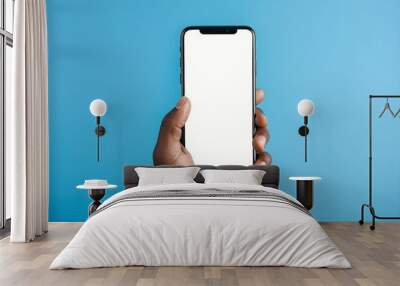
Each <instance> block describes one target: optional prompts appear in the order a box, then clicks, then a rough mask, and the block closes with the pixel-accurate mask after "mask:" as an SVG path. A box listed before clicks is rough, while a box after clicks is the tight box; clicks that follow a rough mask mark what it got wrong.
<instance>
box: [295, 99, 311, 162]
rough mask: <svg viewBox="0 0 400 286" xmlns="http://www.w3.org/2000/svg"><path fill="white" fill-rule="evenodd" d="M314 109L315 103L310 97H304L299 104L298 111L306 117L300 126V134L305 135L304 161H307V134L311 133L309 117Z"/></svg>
mask: <svg viewBox="0 0 400 286" xmlns="http://www.w3.org/2000/svg"><path fill="white" fill-rule="evenodd" d="M314 110H315V108H314V103H313V102H312V101H311V100H309V99H302V100H300V102H299V104H298V105H297V111H298V112H299V114H300V115H301V116H303V117H304V125H302V126H300V128H299V134H300V135H301V136H303V137H304V162H307V135H308V133H310V129H308V126H307V125H308V117H309V116H310V115H312V114H313V113H314Z"/></svg>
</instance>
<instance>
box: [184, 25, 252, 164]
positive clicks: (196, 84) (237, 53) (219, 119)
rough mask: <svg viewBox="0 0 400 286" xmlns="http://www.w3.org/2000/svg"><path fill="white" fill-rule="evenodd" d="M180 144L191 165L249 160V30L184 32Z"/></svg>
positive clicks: (250, 62)
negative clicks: (185, 107) (186, 112)
mask: <svg viewBox="0 0 400 286" xmlns="http://www.w3.org/2000/svg"><path fill="white" fill-rule="evenodd" d="M183 84H184V95H185V96H187V97H188V98H189V99H190V101H191V104H192V110H191V113H190V116H189V118H188V120H187V122H186V124H185V146H186V148H187V149H188V150H189V152H190V153H191V155H192V157H193V161H194V163H195V164H212V165H224V164H242V165H251V164H253V146H252V138H253V118H254V109H253V104H254V103H253V98H254V91H253V34H252V32H251V31H250V30H247V29H238V30H237V32H236V33H235V34H202V33H201V32H200V30H188V31H187V32H186V33H185V35H184V80H183Z"/></svg>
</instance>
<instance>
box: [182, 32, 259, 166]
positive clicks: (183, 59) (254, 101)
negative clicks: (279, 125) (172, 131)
mask: <svg viewBox="0 0 400 286" xmlns="http://www.w3.org/2000/svg"><path fill="white" fill-rule="evenodd" d="M191 30H200V33H202V34H235V33H236V32H237V30H248V31H250V32H251V34H252V108H253V116H252V126H253V132H252V133H253V137H254V134H255V131H256V126H255V111H256V34H255V32H254V30H253V29H252V28H251V27H250V26H188V27H186V28H184V29H183V30H182V32H181V36H180V75H179V79H180V84H181V96H184V95H185V57H184V55H185V53H184V51H185V34H186V32H188V31H191ZM181 143H182V144H183V145H184V146H185V126H184V127H183V128H182V136H181ZM256 159H257V158H256V152H255V150H254V146H253V164H254V163H255V162H256Z"/></svg>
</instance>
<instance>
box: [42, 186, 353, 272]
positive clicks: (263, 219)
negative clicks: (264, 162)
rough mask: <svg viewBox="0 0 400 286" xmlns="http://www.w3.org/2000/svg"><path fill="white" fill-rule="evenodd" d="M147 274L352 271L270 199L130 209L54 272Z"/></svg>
mask: <svg viewBox="0 0 400 286" xmlns="http://www.w3.org/2000/svg"><path fill="white" fill-rule="evenodd" d="M214 187H215V188H219V189H224V190H265V191H269V192H275V193H277V194H281V195H284V196H285V197H287V198H290V199H291V200H293V201H296V200H295V199H294V198H292V197H291V196H289V195H287V194H285V193H283V192H281V191H279V190H276V189H272V188H265V187H262V186H254V185H238V184H236V185H232V184H179V185H164V186H143V187H135V188H131V189H128V190H125V191H123V192H120V193H118V194H116V195H114V196H113V197H111V198H109V199H108V200H106V201H105V202H104V203H103V204H102V206H100V208H102V207H104V206H106V205H107V204H108V203H109V202H111V201H113V200H115V199H117V198H118V197H121V196H123V195H126V194H129V193H130V192H141V191H150V190H151V191H154V190H159V191H163V190H176V189H177V190H203V189H204V188H214ZM128 265H145V266H195V265H197V266H206V265H207V266H211V265H213V266H293V267H331V268H349V267H351V266H350V263H349V262H348V261H347V259H346V258H345V257H344V255H343V254H342V252H341V251H340V250H339V249H338V248H337V247H336V245H335V244H334V243H333V242H332V241H331V240H330V238H329V237H328V236H327V234H326V233H325V232H324V230H323V229H322V228H321V226H320V225H319V224H318V223H317V222H316V221H315V219H314V218H312V217H311V216H310V215H307V214H305V213H303V212H302V211H300V210H298V209H296V208H294V207H292V206H290V205H286V204H279V203H276V202H270V201H265V200H262V199H254V198H253V199H232V198H208V199H205V198H201V199H200V198H186V199H183V200H181V199H149V200H140V201H125V202H121V203H118V204H115V205H113V206H111V207H109V208H107V209H104V210H103V211H101V212H99V213H98V214H96V215H94V216H93V217H91V218H89V219H88V220H87V221H86V222H85V223H84V225H83V226H82V227H81V229H80V230H79V232H78V233H77V234H76V235H75V237H74V238H73V239H72V241H71V242H70V243H69V244H68V246H67V247H65V249H64V250H63V251H62V252H61V253H60V254H59V255H58V257H57V258H56V259H55V260H54V261H53V263H52V264H51V266H50V269H63V268H92V267H113V266H128Z"/></svg>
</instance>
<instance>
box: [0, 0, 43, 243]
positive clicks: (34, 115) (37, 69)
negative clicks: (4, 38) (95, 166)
mask: <svg viewBox="0 0 400 286" xmlns="http://www.w3.org/2000/svg"><path fill="white" fill-rule="evenodd" d="M14 11H15V12H14V13H15V16H14V17H15V18H14V48H13V50H14V63H15V65H14V71H13V92H12V94H11V98H6V100H9V101H10V102H9V105H8V106H10V108H9V109H8V110H7V111H6V122H8V123H7V125H6V129H7V130H6V136H7V142H6V166H7V168H6V169H7V171H6V180H8V182H9V184H7V185H8V186H9V187H10V189H11V190H10V191H11V237H10V241H12V242H27V241H31V240H33V239H34V238H35V237H36V236H40V235H42V234H43V233H45V232H47V222H48V114H47V109H48V108H47V106H48V104H47V23H46V3H45V0H16V1H15V7H14ZM7 143H8V144H7Z"/></svg>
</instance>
